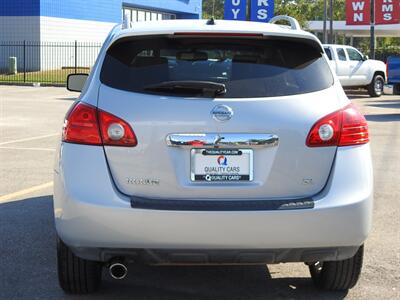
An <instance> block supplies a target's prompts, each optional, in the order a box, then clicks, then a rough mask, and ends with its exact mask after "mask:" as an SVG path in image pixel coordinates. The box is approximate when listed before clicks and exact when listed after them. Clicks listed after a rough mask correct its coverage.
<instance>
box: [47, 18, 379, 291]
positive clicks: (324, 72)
mask: <svg viewBox="0 0 400 300" xmlns="http://www.w3.org/2000/svg"><path fill="white" fill-rule="evenodd" d="M282 19H286V20H288V21H289V22H290V26H281V25H277V24H274V22H275V21H276V20H282ZM86 77H87V76H86V75H83V74H77V75H72V76H70V77H69V78H68V87H69V89H70V90H76V91H81V90H82V88H83V90H82V94H81V96H80V98H79V100H78V101H77V102H76V103H75V104H74V105H73V106H72V108H71V109H70V111H69V112H68V114H67V116H66V119H65V123H64V128H63V136H62V141H61V143H60V147H59V151H58V154H57V162H56V166H55V176H54V177H55V180H54V182H55V188H54V213H55V223H56V228H57V233H58V237H59V238H58V273H59V281H60V285H61V287H62V288H63V289H64V290H65V291H66V292H68V293H88V292H92V291H95V290H96V289H97V288H98V287H99V285H100V282H101V274H102V273H101V270H102V268H103V267H106V268H108V270H109V273H110V275H111V276H112V277H113V278H115V279H122V278H124V277H125V276H126V274H127V271H128V266H129V265H130V264H132V263H139V262H140V263H147V264H151V265H163V264H168V265H171V264H177V265H179V264H185V265H187V264H216V265H218V264H221V263H224V264H272V263H282V262H304V263H306V264H307V265H308V266H309V268H310V272H311V276H312V278H313V280H314V282H315V284H316V285H317V286H318V287H322V288H326V289H331V290H347V289H349V288H351V287H353V286H354V285H355V284H356V282H357V280H358V277H359V275H360V271H361V265H362V258H363V243H364V241H365V239H366V238H367V235H368V232H369V231H370V227H371V212H372V194H373V193H372V190H373V176H372V166H371V158H370V147H369V144H368V141H369V138H368V126H367V122H366V120H365V118H364V117H363V115H361V114H360V113H359V112H358V110H357V109H356V107H355V106H354V105H353V104H351V103H350V101H349V100H348V98H347V97H346V95H345V94H344V92H343V89H342V87H341V85H340V83H339V81H338V79H337V77H336V76H335V75H334V74H332V72H331V69H330V68H329V65H328V60H327V57H326V55H325V54H324V50H323V47H322V45H321V43H320V42H319V41H318V39H317V38H316V37H315V36H314V35H312V34H310V33H307V32H305V31H302V30H301V29H300V28H299V26H298V23H297V22H296V21H295V20H294V19H291V18H288V17H277V18H275V19H274V20H273V22H272V23H271V24H259V23H252V22H233V21H215V22H214V21H212V20H211V21H208V22H207V21H205V20H199V21H194V20H190V21H183V20H182V21H178V20H176V21H160V22H147V23H145V22H144V23H140V24H135V25H134V28H129V26H128V27H127V28H125V27H121V26H118V27H116V28H115V29H114V30H113V31H112V32H111V33H110V35H109V37H108V38H107V40H106V42H105V44H104V46H103V48H102V50H101V52H100V54H99V57H98V59H97V62H96V64H95V66H94V68H93V70H92V72H91V75H90V76H89V78H88V79H87V80H86ZM85 80H86V83H85V84H84V82H85ZM83 84H84V86H83Z"/></svg>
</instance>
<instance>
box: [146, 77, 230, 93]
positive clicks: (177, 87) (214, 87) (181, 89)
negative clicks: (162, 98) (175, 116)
mask: <svg viewBox="0 0 400 300" xmlns="http://www.w3.org/2000/svg"><path fill="white" fill-rule="evenodd" d="M144 89H145V90H146V91H154V92H172V93H177V94H188V95H193V94H194V95H198V94H201V95H203V96H218V95H223V94H225V93H226V87H225V84H223V83H216V82H212V81H194V80H193V81H192V80H182V81H165V82H161V83H158V84H153V85H148V86H145V87H144Z"/></svg>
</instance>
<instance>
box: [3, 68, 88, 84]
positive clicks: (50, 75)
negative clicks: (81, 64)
mask: <svg viewBox="0 0 400 300" xmlns="http://www.w3.org/2000/svg"><path fill="white" fill-rule="evenodd" d="M89 72H90V70H89V69H88V68H78V69H77V73H89ZM74 73H75V69H73V68H72V69H59V70H47V71H38V72H27V73H26V74H25V76H24V73H18V74H16V75H8V74H1V73H0V82H8V83H12V82H40V83H57V84H60V83H61V84H65V83H66V81H67V76H68V75H69V74H74Z"/></svg>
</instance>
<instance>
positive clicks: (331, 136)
mask: <svg viewBox="0 0 400 300" xmlns="http://www.w3.org/2000/svg"><path fill="white" fill-rule="evenodd" d="M368 142H369V135H368V124H367V121H366V120H365V118H364V116H363V115H362V114H361V113H360V112H359V111H358V110H357V108H356V107H355V106H354V105H353V104H349V105H347V106H346V107H344V108H343V109H341V110H338V111H335V112H334V113H331V114H329V115H327V116H325V117H323V118H322V119H320V120H319V121H318V122H317V123H315V124H314V126H313V127H312V128H311V130H310V133H309V134H308V137H307V142H306V144H307V146H308V147H329V146H352V145H360V144H366V143H368Z"/></svg>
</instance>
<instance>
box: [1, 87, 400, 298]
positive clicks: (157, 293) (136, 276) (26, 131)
mask: <svg viewBox="0 0 400 300" xmlns="http://www.w3.org/2000/svg"><path fill="white" fill-rule="evenodd" d="M350 96H351V98H352V99H353V101H354V102H355V103H356V104H357V105H358V106H359V107H360V108H361V110H362V111H363V113H364V114H365V115H366V118H367V120H368V121H369V125H370V134H371V141H372V142H371V146H372V154H373V162H374V172H375V207H374V224H373V230H372V233H371V235H370V237H369V239H368V241H367V243H366V250H365V251H366V253H365V254H366V255H365V262H364V269H363V274H362V277H361V280H360V282H359V284H358V285H357V286H356V287H355V288H354V289H352V290H351V291H350V292H349V293H348V294H345V293H330V292H321V291H318V290H316V289H315V288H314V287H313V285H312V282H311V279H310V278H309V274H308V269H307V267H306V266H305V265H303V264H285V265H269V266H268V268H265V267H263V266H233V267H226V266H224V267H135V266H132V268H131V269H130V271H129V275H128V278H127V279H125V280H122V281H114V280H112V279H110V277H109V276H108V275H107V274H104V277H105V280H104V285H103V286H102V288H101V290H100V292H98V293H97V294H95V295H92V296H84V297H71V296H66V295H64V294H63V292H62V291H61V290H60V288H59V287H58V282H57V272H56V251H55V230H54V224H53V212H52V167H53V161H54V154H55V147H56V143H57V140H59V135H60V132H61V126H62V121H63V116H64V114H65V112H66V111H67V110H68V108H69V107H70V106H71V104H72V103H73V101H74V100H75V98H76V97H77V94H76V93H71V92H67V91H66V90H65V89H63V88H44V87H42V88H33V87H12V86H0V261H1V266H0V299H70V298H71V299H75V298H79V299H112V298H114V299H116V298H118V299H131V298H135V299H287V298H290V299H343V298H346V299H379V298H380V299H400V96H384V97H381V98H379V99H376V98H375V99H373V98H369V97H367V96H366V95H365V94H362V93H358V94H354V93H353V94H352V95H350Z"/></svg>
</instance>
